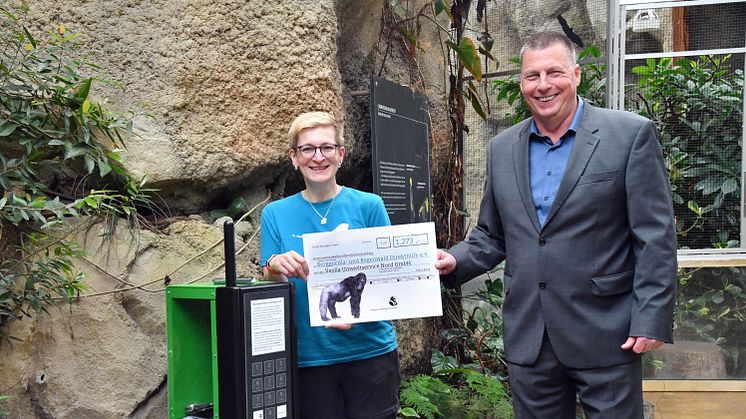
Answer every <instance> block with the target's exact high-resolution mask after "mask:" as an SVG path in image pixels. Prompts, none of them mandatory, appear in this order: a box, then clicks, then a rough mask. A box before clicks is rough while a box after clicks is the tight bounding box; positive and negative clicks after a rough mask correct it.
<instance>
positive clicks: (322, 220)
mask: <svg viewBox="0 0 746 419" xmlns="http://www.w3.org/2000/svg"><path fill="white" fill-rule="evenodd" d="M335 192H336V191H335ZM340 192H341V190H340ZM306 195H308V193H306ZM337 195H339V192H336V193H335V194H334V197H332V203H331V204H329V208H327V209H326V212H325V213H324V215H321V213H320V212H319V210H317V209H316V207H315V206H314V205H313V204H312V203H311V201H309V200H306V202H308V205H310V206H311V209H312V210H313V212H315V213H316V215H318V216H319V218H321V221H320V222H321V224H322V225H323V224H326V216H327V215H329V211H331V210H332V205H334V200H335V199H337Z"/></svg>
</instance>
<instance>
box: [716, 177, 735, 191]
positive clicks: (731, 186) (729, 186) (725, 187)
mask: <svg viewBox="0 0 746 419" xmlns="http://www.w3.org/2000/svg"><path fill="white" fill-rule="evenodd" d="M720 190H721V191H722V192H723V193H724V194H729V193H732V192H735V191H737V190H738V182H737V181H736V180H735V179H733V178H730V179H727V180H726V181H725V182H723V184H722V185H720Z"/></svg>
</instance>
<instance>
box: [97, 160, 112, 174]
mask: <svg viewBox="0 0 746 419" xmlns="http://www.w3.org/2000/svg"><path fill="white" fill-rule="evenodd" d="M109 172H111V166H109V165H108V164H106V162H104V161H103V160H99V161H98V174H99V176H101V177H104V176H106V175H108V174H109Z"/></svg>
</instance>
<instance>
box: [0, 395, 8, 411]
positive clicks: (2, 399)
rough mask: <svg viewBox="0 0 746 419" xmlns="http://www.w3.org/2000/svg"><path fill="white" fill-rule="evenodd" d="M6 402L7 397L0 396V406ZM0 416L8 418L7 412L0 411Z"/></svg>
mask: <svg viewBox="0 0 746 419" xmlns="http://www.w3.org/2000/svg"><path fill="white" fill-rule="evenodd" d="M6 400H8V396H3V395H0V404H2V403H3V402H5V401H6ZM0 416H8V412H5V411H2V410H0Z"/></svg>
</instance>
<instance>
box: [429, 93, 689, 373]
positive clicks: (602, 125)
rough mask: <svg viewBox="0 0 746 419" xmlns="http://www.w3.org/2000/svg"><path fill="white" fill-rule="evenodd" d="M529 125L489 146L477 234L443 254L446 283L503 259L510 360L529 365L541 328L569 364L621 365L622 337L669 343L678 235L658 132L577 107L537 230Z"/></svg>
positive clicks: (642, 122)
mask: <svg viewBox="0 0 746 419" xmlns="http://www.w3.org/2000/svg"><path fill="white" fill-rule="evenodd" d="M529 127H530V126H529V120H526V121H523V122H521V123H519V124H517V125H515V126H513V127H511V128H510V129H507V130H505V131H504V132H502V133H501V134H499V135H498V136H496V137H495V138H493V139H492V140H491V141H490V143H489V149H488V172H487V179H486V182H485V190H484V197H483V199H482V204H481V209H480V213H479V221H478V224H477V226H476V227H475V228H474V229H473V230H472V232H471V234H470V236H469V238H468V239H467V240H465V241H463V242H461V243H459V244H457V245H456V246H454V247H453V248H451V249H450V250H449V252H450V253H451V254H452V255H454V256H455V257H456V260H457V261H458V266H457V268H456V271H454V272H453V273H451V274H450V275H446V276H443V278H442V281H443V283H444V284H445V285H446V286H449V287H455V286H457V285H460V284H462V283H464V282H466V281H468V280H469V279H471V278H473V277H475V276H477V275H479V274H481V273H483V272H485V271H487V270H489V269H491V268H493V267H494V266H495V265H497V264H498V263H499V262H501V261H502V260H503V259H505V260H506V265H505V272H504V274H505V276H504V290H505V300H504V304H503V322H504V342H505V352H506V356H507V359H508V361H510V362H512V363H516V364H523V365H529V364H532V363H533V362H534V361H535V360H536V357H537V355H538V352H539V348H540V346H541V341H542V336H543V333H544V330H545V329H546V331H547V334H548V336H549V340H550V342H551V344H552V348H553V349H554V351H555V353H556V354H557V357H558V358H559V360H560V361H561V362H562V363H563V364H565V365H566V366H569V367H572V368H598V367H605V366H612V365H619V364H623V363H627V362H630V361H632V360H633V359H634V357H635V356H637V355H636V354H634V353H633V352H632V351H631V350H622V349H621V348H620V346H621V345H622V343H624V342H625V340H626V339H627V337H628V336H644V337H649V338H656V339H660V340H663V341H666V342H671V341H672V325H673V307H674V299H675V288H676V277H677V273H676V232H675V228H674V220H673V209H672V204H671V193H670V189H669V184H668V176H667V174H666V170H665V166H664V163H663V158H662V155H661V149H660V145H659V143H658V135H657V132H656V130H655V125H654V124H653V122H651V121H650V120H647V119H645V118H642V117H640V116H638V115H635V114H632V113H629V112H621V111H612V110H608V109H602V108H596V107H593V106H590V105H589V104H588V103H587V102H586V106H585V110H584V114H583V119H582V121H581V123H580V127H579V129H578V132H577V134H576V137H575V143H574V145H573V149H572V152H571V154H570V157H569V160H568V163H567V168H566V169H565V173H564V176H563V177H562V181H561V183H560V186H559V190H558V192H557V197H556V199H555V201H554V203H553V205H552V207H551V208H550V210H549V214H548V215H547V219H546V222H545V223H544V225H543V226H541V225H540V224H539V221H538V218H537V216H536V211H535V209H534V203H533V200H532V198H531V187H530V183H529V168H528V141H529V133H530V128H529Z"/></svg>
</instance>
